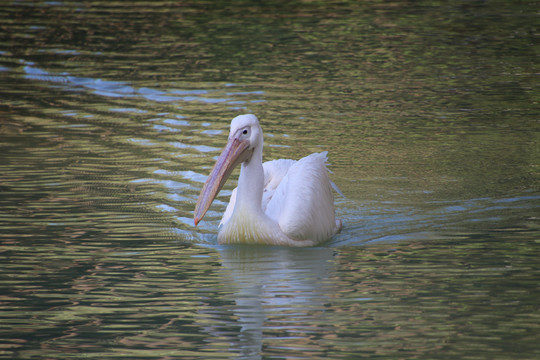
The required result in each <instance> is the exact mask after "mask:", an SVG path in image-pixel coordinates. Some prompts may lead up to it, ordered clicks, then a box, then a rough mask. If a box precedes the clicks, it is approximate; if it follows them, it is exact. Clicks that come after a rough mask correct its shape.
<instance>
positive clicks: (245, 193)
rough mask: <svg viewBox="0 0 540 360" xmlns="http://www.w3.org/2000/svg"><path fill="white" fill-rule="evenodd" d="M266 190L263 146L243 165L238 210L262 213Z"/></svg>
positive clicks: (238, 191) (238, 192) (237, 202)
mask: <svg viewBox="0 0 540 360" xmlns="http://www.w3.org/2000/svg"><path fill="white" fill-rule="evenodd" d="M263 188H264V169H263V166H262V144H261V145H260V146H257V148H255V150H254V151H253V155H252V156H251V159H250V160H249V161H248V162H244V163H242V167H241V168H240V178H239V179H238V189H237V190H236V191H237V194H236V206H235V210H236V208H239V209H241V210H242V211H244V210H245V211H248V213H251V214H253V213H256V212H261V211H262V207H261V201H262V195H263Z"/></svg>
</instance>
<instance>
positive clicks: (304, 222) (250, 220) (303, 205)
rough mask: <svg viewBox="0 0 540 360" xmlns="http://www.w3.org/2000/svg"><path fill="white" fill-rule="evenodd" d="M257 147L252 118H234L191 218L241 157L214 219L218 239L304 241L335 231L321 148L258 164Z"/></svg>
mask: <svg viewBox="0 0 540 360" xmlns="http://www.w3.org/2000/svg"><path fill="white" fill-rule="evenodd" d="M262 149H263V137H262V130H261V127H260V125H259V122H258V120H257V118H256V117H255V116H254V115H240V116H237V117H236V118H234V119H233V121H232V123H231V131H230V135H229V142H228V144H227V147H226V148H225V149H224V150H223V152H222V154H221V155H220V157H219V159H218V161H217V162H216V165H215V166H214V169H213V170H212V172H211V174H210V176H209V177H208V180H207V181H206V183H205V186H204V187H203V190H202V191H201V195H200V197H199V201H198V202H197V206H196V209H195V224H197V223H198V222H199V221H200V220H201V219H202V217H203V216H204V214H205V213H206V210H207V209H208V208H209V207H210V204H211V203H212V201H213V199H214V198H215V196H216V195H217V193H218V192H219V190H220V189H221V187H222V186H223V184H224V183H225V180H226V178H227V177H228V176H229V174H230V173H231V171H232V168H234V166H236V165H237V164H238V163H241V164H242V168H241V170H240V178H239V181H238V187H237V188H236V189H234V190H233V192H232V194H231V198H230V202H229V204H228V206H227V209H226V210H225V213H224V215H223V218H222V220H221V223H220V229H219V234H218V241H219V242H220V243H227V244H232V243H259V244H274V245H289V246H310V245H315V244H318V243H321V242H323V241H325V240H328V239H329V238H331V237H332V236H333V235H335V234H336V233H337V232H339V231H340V229H341V221H339V220H336V219H335V215H334V197H333V194H332V183H331V181H330V179H329V177H328V170H327V168H326V161H327V153H326V152H321V153H314V154H311V155H309V156H306V157H304V158H302V159H300V160H298V161H295V160H288V159H280V160H273V161H267V162H265V163H264V164H263V163H262Z"/></svg>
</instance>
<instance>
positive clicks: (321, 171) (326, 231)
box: [266, 152, 337, 241]
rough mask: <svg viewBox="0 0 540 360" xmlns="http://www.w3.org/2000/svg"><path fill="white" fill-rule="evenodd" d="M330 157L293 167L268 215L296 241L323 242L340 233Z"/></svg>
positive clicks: (318, 155) (319, 156) (314, 156)
mask: <svg viewBox="0 0 540 360" xmlns="http://www.w3.org/2000/svg"><path fill="white" fill-rule="evenodd" d="M326 160H327V153H326V152H322V153H315V154H311V155H309V156H306V157H305V158H302V159H300V160H298V161H295V162H293V163H292V164H290V166H289V168H288V171H287V173H286V175H285V176H283V177H282V180H281V182H280V183H279V185H278V186H277V188H276V189H275V191H274V193H273V196H272V198H271V199H270V200H269V202H268V205H267V207H266V214H267V215H268V216H269V217H270V218H272V219H274V221H276V222H277V223H278V224H279V226H280V228H281V230H282V231H283V232H284V233H285V234H287V236H289V237H290V238H292V239H296V240H304V239H311V240H313V241H323V240H326V239H328V238H330V237H331V236H332V235H334V234H335V233H336V231H337V228H336V221H335V214H334V196H333V194H332V186H331V183H330V178H329V177H328V170H327V168H326Z"/></svg>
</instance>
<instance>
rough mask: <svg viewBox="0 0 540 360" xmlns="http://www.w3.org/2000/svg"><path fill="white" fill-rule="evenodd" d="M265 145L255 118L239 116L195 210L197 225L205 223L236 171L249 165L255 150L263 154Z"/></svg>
mask: <svg viewBox="0 0 540 360" xmlns="http://www.w3.org/2000/svg"><path fill="white" fill-rule="evenodd" d="M262 145H263V136H262V130H261V126H260V125H259V120H257V117H256V116H255V115H252V114H246V115H239V116H237V117H235V118H234V119H233V120H232V121H231V130H230V132H229V141H228V142H227V145H226V146H225V149H223V151H222V152H221V155H219V158H218V159H217V161H216V164H215V165H214V168H213V169H212V172H211V173H210V175H208V178H207V179H206V183H205V184H204V186H203V189H202V190H201V194H200V195H199V200H198V201H197V205H196V206H195V214H194V220H195V225H197V224H198V223H199V222H200V221H201V220H202V218H203V217H204V215H205V214H206V211H207V210H208V208H210V205H211V204H212V201H214V199H215V198H216V196H217V194H218V193H219V190H221V188H222V187H223V185H224V184H225V182H226V181H227V178H228V177H229V175H230V174H231V172H232V171H233V169H234V168H235V167H236V166H237V165H238V164H240V163H243V162H246V163H247V162H249V160H251V157H252V156H253V152H254V151H255V150H256V149H257V150H259V152H260V153H261V154H262Z"/></svg>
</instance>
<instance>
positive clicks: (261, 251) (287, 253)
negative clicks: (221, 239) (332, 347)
mask: <svg viewBox="0 0 540 360" xmlns="http://www.w3.org/2000/svg"><path fill="white" fill-rule="evenodd" d="M219 251H220V254H221V259H222V265H223V282H224V283H225V284H229V285H230V292H229V293H230V294H231V296H232V300H233V301H234V303H235V306H234V307H233V309H232V311H233V313H234V315H235V317H234V318H235V319H236V323H233V324H229V325H231V326H235V327H236V328H237V329H239V331H238V334H237V336H236V337H235V338H233V339H231V349H230V350H231V351H234V352H237V353H239V354H240V356H239V358H241V359H259V358H261V350H262V346H263V343H265V336H264V335H265V329H266V330H270V332H278V333H280V338H281V340H282V341H284V340H285V339H283V337H287V336H290V337H294V342H295V343H298V344H299V345H301V343H302V341H306V342H307V341H310V340H309V339H307V338H306V339H302V337H303V335H305V329H306V328H309V327H311V326H313V324H314V323H315V324H320V323H321V321H323V319H321V318H320V316H321V314H322V313H323V312H322V311H321V310H324V309H325V307H324V304H325V303H327V302H328V296H327V295H328V294H329V291H331V285H330V284H329V281H328V279H329V277H330V274H331V273H332V272H333V267H334V263H333V261H332V258H333V250H332V249H329V248H303V249H297V248H284V247H257V246H226V247H221V248H220V249H219ZM317 318H318V319H317ZM328 326H330V324H328ZM270 337H272V336H270ZM306 337H307V336H306Z"/></svg>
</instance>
